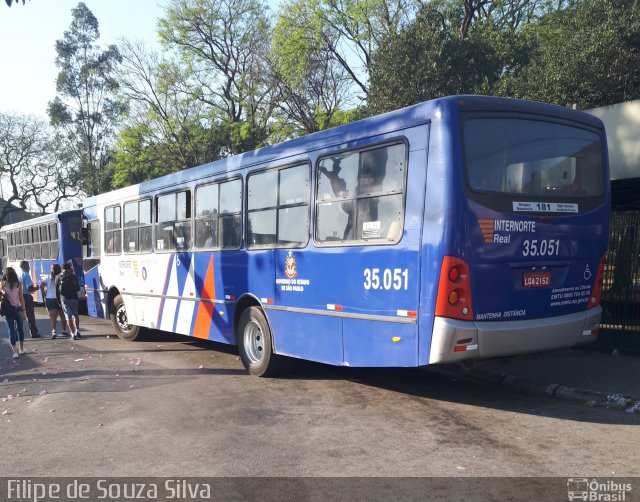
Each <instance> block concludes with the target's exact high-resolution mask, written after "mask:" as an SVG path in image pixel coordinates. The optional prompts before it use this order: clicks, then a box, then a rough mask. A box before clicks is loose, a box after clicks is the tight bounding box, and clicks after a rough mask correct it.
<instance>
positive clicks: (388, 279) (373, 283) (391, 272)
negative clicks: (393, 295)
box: [364, 268, 409, 291]
mask: <svg viewBox="0 0 640 502" xmlns="http://www.w3.org/2000/svg"><path fill="white" fill-rule="evenodd" d="M364 289H367V290H369V289H384V290H390V289H395V290H396V291H399V290H401V289H404V290H407V289H409V270H408V269H406V268H394V269H390V268H385V269H379V268H365V269H364Z"/></svg>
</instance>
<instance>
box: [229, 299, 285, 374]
mask: <svg viewBox="0 0 640 502" xmlns="http://www.w3.org/2000/svg"><path fill="white" fill-rule="evenodd" d="M236 341H237V343H238V352H240V359H242V364H243V365H244V367H245V368H246V370H247V371H248V372H249V373H250V374H251V375H255V376H260V377H268V376H273V375H275V374H276V373H278V372H279V371H281V370H282V369H283V363H284V360H283V358H282V356H278V355H277V354H274V353H273V343H272V341H273V339H272V336H271V330H270V329H269V324H268V323H267V319H266V317H265V316H264V313H263V312H262V310H261V309H260V308H258V307H249V308H247V309H246V310H245V311H244V312H242V315H241V316H240V322H239V323H238V331H237V332H236Z"/></svg>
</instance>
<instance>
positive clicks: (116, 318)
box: [111, 295, 140, 341]
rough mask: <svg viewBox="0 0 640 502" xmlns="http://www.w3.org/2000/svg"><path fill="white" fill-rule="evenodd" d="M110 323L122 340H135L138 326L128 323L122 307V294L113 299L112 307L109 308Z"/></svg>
mask: <svg viewBox="0 0 640 502" xmlns="http://www.w3.org/2000/svg"><path fill="white" fill-rule="evenodd" d="M111 324H113V329H114V330H115V332H116V334H117V335H118V337H119V338H122V339H123V340H130V341H131V340H135V339H136V338H137V337H138V335H139V334H140V326H134V325H133V324H129V322H128V320H127V311H126V309H125V308H124V300H123V299H122V295H118V296H116V297H115V298H114V299H113V309H112V310H111Z"/></svg>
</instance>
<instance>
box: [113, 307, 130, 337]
mask: <svg viewBox="0 0 640 502" xmlns="http://www.w3.org/2000/svg"><path fill="white" fill-rule="evenodd" d="M116 323H118V327H119V328H120V329H121V330H122V331H129V330H130V329H131V326H130V325H129V320H128V319H127V310H126V309H125V308H124V304H122V305H119V306H118V310H116Z"/></svg>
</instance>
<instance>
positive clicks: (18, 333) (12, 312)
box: [0, 267, 26, 358]
mask: <svg viewBox="0 0 640 502" xmlns="http://www.w3.org/2000/svg"><path fill="white" fill-rule="evenodd" d="M0 297H1V298H2V299H3V300H8V301H9V312H8V313H7V315H5V318H4V320H5V322H6V323H7V330H9V341H10V342H11V348H12V349H13V357H14V358H16V357H18V354H24V330H23V329H22V321H24V320H25V319H26V315H25V312H24V296H22V284H20V281H19V280H18V274H16V271H15V269H14V268H13V267H7V271H6V272H5V274H4V276H3V277H2V291H1V292H0ZM18 342H19V343H20V345H18Z"/></svg>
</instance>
